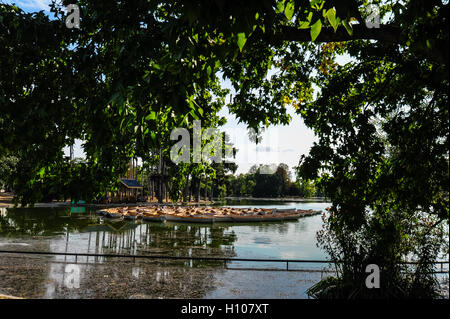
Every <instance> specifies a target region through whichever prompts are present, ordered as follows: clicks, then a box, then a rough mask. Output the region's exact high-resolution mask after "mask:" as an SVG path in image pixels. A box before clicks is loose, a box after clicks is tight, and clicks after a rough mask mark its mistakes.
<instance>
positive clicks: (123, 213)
mask: <svg viewBox="0 0 450 319" xmlns="http://www.w3.org/2000/svg"><path fill="white" fill-rule="evenodd" d="M321 213H322V212H321V211H314V210H312V209H310V210H300V209H295V208H293V209H292V208H288V209H276V208H274V209H268V208H234V207H189V206H178V207H177V206H140V207H139V206H138V207H114V208H107V209H102V210H98V211H97V214H99V215H103V216H105V217H107V218H116V219H118V218H123V219H128V220H136V219H142V220H144V221H150V222H165V221H173V222H188V223H214V222H263V221H284V220H296V219H298V218H300V217H304V216H311V215H317V214H321Z"/></svg>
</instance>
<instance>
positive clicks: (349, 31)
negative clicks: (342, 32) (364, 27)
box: [342, 19, 353, 35]
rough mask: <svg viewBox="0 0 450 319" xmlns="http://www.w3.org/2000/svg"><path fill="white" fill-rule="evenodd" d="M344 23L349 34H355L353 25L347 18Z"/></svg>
mask: <svg viewBox="0 0 450 319" xmlns="http://www.w3.org/2000/svg"><path fill="white" fill-rule="evenodd" d="M342 24H343V25H344V27H345V29H346V30H347V32H348V34H349V35H353V28H352V26H351V25H350V24H349V23H348V21H347V19H345V20H343V21H342Z"/></svg>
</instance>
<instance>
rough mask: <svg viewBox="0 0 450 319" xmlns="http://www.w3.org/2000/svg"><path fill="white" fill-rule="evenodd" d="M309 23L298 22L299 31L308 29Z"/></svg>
mask: <svg viewBox="0 0 450 319" xmlns="http://www.w3.org/2000/svg"><path fill="white" fill-rule="evenodd" d="M309 27H310V26H309V21H300V25H299V26H298V28H299V29H309Z"/></svg>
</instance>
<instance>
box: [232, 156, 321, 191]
mask: <svg viewBox="0 0 450 319" xmlns="http://www.w3.org/2000/svg"><path fill="white" fill-rule="evenodd" d="M225 181H226V182H225V183H224V186H225V188H226V196H232V197H255V198H262V197H272V198H278V197H287V196H292V197H305V198H306V197H323V196H324V194H323V192H321V191H320V190H319V188H317V187H316V185H315V183H314V182H313V181H307V180H302V179H301V178H299V177H298V176H296V178H295V180H292V177H291V172H290V171H289V167H288V166H287V165H286V164H283V163H281V164H279V165H278V166H275V167H272V166H270V165H259V166H257V165H254V166H253V167H251V168H250V170H249V172H248V173H246V174H239V175H231V174H230V175H229V176H228V178H227V179H226V180H225Z"/></svg>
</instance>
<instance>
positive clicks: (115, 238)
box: [0, 201, 330, 298]
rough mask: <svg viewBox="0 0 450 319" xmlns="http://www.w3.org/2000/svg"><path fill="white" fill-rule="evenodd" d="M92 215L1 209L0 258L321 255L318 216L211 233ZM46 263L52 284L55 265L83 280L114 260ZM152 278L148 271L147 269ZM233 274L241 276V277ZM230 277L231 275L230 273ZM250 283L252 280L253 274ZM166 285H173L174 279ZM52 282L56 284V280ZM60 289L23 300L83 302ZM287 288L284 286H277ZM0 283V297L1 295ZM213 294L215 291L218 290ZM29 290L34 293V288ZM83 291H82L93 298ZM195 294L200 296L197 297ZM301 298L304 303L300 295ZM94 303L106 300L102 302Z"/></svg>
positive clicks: (203, 264) (207, 228) (195, 265)
mask: <svg viewBox="0 0 450 319" xmlns="http://www.w3.org/2000/svg"><path fill="white" fill-rule="evenodd" d="M225 206H232V207H266V208H290V207H295V208H298V209H313V210H321V211H322V210H323V211H324V209H325V207H328V206H330V204H329V203H318V202H314V203H313V202H311V203H310V202H295V203H294V202H284V203H283V202H256V201H253V202H248V201H245V202H244V201H242V202H227V203H226V205H225ZM95 210H96V208H89V207H86V208H84V207H82V208H79V207H78V208H70V207H68V208H32V209H3V210H2V211H1V212H0V250H21V251H51V252H78V253H96V254H107V253H117V254H138V255H146V254H148V255H170V256H198V257H202V256H208V257H211V256H213V257H234V258H264V259H320V260H324V259H326V256H325V254H324V252H323V251H321V250H320V249H319V248H318V247H317V246H316V232H317V231H318V230H319V229H320V228H321V225H322V219H321V216H320V215H315V216H309V217H304V218H300V219H299V220H297V221H285V222H276V223H274V222H271V223H269V222H265V223H254V224H233V223H217V224H213V225H202V224H184V223H183V224H181V223H169V222H166V223H147V222H141V221H137V222H134V221H124V220H113V219H107V218H103V217H101V216H98V215H96V214H95ZM46 258H47V259H46V260H47V261H49V262H50V263H51V267H50V269H47V268H48V267H47V268H46V271H47V272H49V275H48V276H49V278H52V277H55V273H56V274H58V273H59V274H61V273H62V274H63V275H64V270H61V269H59V268H58V267H60V266H57V263H58V262H61V263H70V262H77V263H81V262H83V263H85V266H83V267H87V268H86V269H85V271H84V272H85V273H89V271H88V269H90V268H89V267H90V265H91V264H96V265H97V264H102V265H104V266H108V267H110V266H111V264H113V263H115V262H116V260H117V259H115V260H113V259H105V258H102V257H78V258H77V260H75V257H74V256H47V257H46ZM41 259H42V258H41ZM5 260H6V259H5ZM152 262H153V261H152ZM159 265H160V264H158V266H154V267H159ZM164 265H165V266H164V267H166V269H168V268H167V267H175V268H173V272H178V271H181V270H180V269H182V271H183V273H184V272H185V270H186V269H215V268H217V269H223V262H211V261H203V260H193V261H189V260H182V261H166V262H165V263H164ZM180 266H181V267H180ZM300 266H301V267H305V265H303V264H297V265H295V264H290V265H289V267H290V268H291V269H294V268H296V267H300ZM4 267H5V268H3V269H4V271H5V273H6V272H7V267H6V266H4ZM30 267H31V266H30ZM36 267H37V266H36ZM52 267H53V268H52ZM127 267H128V266H124V268H123V269H127ZM130 267H131V266H130ZM133 267H134V268H133ZM133 267H131V268H130V273H131V274H132V275H133V276H134V277H136V276H135V275H136V274H139V270H136V267H135V266H133ZM227 267H230V268H236V267H237V268H280V269H282V268H284V267H286V265H285V264H278V263H261V262H232V263H228V264H227ZM316 267H323V265H317V264H309V265H308V266H307V268H313V269H314V268H316ZM97 268H98V267H97ZM27 269H29V268H27ZM58 269H59V270H58ZM36 271H37V270H36ZM96 271H97V270H96ZM115 271H116V270H114V272H115ZM140 271H141V272H142V271H147V272H150V270H149V268H148V267H147V268H146V269H144V270H143V269H141V270H140ZM151 271H153V268H152V270H151ZM205 271H206V270H205ZM97 272H98V271H97ZM240 272H241V273H243V272H244V271H240ZM219 273H220V276H222V277H221V278H222V279H221V280H222V281H224V282H226V283H228V282H229V281H230V279H226V276H227V273H226V272H225V273H224V272H220V271H219V272H213V273H210V274H209V275H211V276H213V277H214V276H215V277H217V274H219ZM260 273H261V272H260ZM281 273H282V272H278V274H281ZM234 274H236V271H235V272H234ZM0 275H1V272H0ZM96 275H97V274H96ZM153 275H154V276H155V278H156V279H158V278H159V280H156V281H160V280H161V278H162V277H164V276H166V275H167V274H165V273H164V271H163V272H161V273H159V275H158V272H156V273H155V274H152V276H153ZM103 276H109V275H107V274H105V275H103ZM158 276H159V277H158ZM180 276H181V275H180ZM183 276H185V275H183ZM183 276H181V277H180V278H182V277H183ZM189 276H191V277H190V278H191V280H194V279H192V273H190V275H189ZM240 276H241V277H242V276H243V275H242V274H241V275H240ZM253 276H255V275H254V274H253ZM283 276H286V275H283ZM203 277H205V273H203ZM244 277H245V278H247V279H248V278H251V277H252V274H250V273H249V274H247V275H246V276H244ZM105 278H109V277H105ZM173 278H178V277H177V276H175V277H173ZM173 278H172V279H173ZM233 278H237V275H233ZM279 278H280V280H278V281H279V282H284V281H286V282H289V281H291V279H289V278H287V277H286V279H285V280H283V279H282V276H281V277H279ZM3 279H5V278H3ZM5 280H6V279H5ZM47 280H48V279H47ZM183 280H185V279H183ZM242 280H243V279H242V278H241V282H242ZM274 280H275V279H274ZM56 281H57V282H58V280H56ZM62 281H63V279H61V278H60V280H59V283H57V284H56V286H58V287H59V288H58V289H57V287H56V286H55V285H53V288H52V289H50V290H49V287H47V286H45V285H44V288H42V289H44V290H45V294H44V295H39V293H38V292H36V294H31V295H29V296H35V297H36V296H37V297H67V296H69V297H77V296H78V297H80V296H82V297H85V295H84V294H81V295H73V292H71V291H70V290H69V291H65V292H64V289H62V288H61V287H62V286H63V283H62ZM275 281H276V280H275ZM188 282H189V281H188ZM266 282H267V281H266ZM286 282H284V285H285V284H286ZM1 283H2V279H1V278H0V293H1V290H2V285H1ZM178 284H180V285H181V286H183V283H181V282H180V283H178V281H177V285H178ZM5 285H6V286H7V285H10V286H12V288H11V289H13V290H14V289H17V288H15V286H14V283H13V282H11V283H6V282H4V283H3V286H5ZM60 286H61V287H60ZM207 286H208V285H206V284H204V285H202V288H201V289H200V288H199V295H198V296H199V297H212V298H215V297H225V298H226V297H230V296H229V290H233V289H235V288H233V287H229V289H228V290H227V291H228V292H226V293H224V292H223V291H224V290H217V289H215V288H214V289H212V290H211V289H210V288H208V287H207ZM33 287H34V286H33ZM215 287H217V285H216V286H215ZM262 288H263V287H262ZM30 289H34V290H39V289H38V288H36V287H34V288H30ZM89 289H91V288H89ZM89 289H87V290H86V291H91V290H92V289H91V290H89ZM202 289H204V291H203V290H202ZM93 290H96V289H93ZM14 291H15V290H14ZM152 291H153V290H152ZM221 291H222V292H221ZM86 293H87V292H86ZM255 293H256V294H257V293H258V292H254V293H250V296H253V297H255ZM25 295H26V294H25ZM167 295H169V296H170V292H165V293H164V294H163V297H164V296H167ZM300 295H301V296H304V292H302V293H301V294H300ZM96 296H97V297H98V296H100V297H105V296H104V295H96ZM175 296H178V295H175ZM187 296H191V297H192V295H189V294H188V295H187ZM196 296H197V295H194V297H196ZM246 296H247V295H245V294H244V295H242V294H241V295H239V294H238V295H237V297H238V298H240V297H246ZM106 297H108V296H106ZM158 297H160V295H158ZM256 297H258V295H256ZM261 297H274V298H276V297H277V296H271V295H267V294H264V295H261ZM294 297H296V298H298V297H299V296H298V294H297V295H296V296H294Z"/></svg>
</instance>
